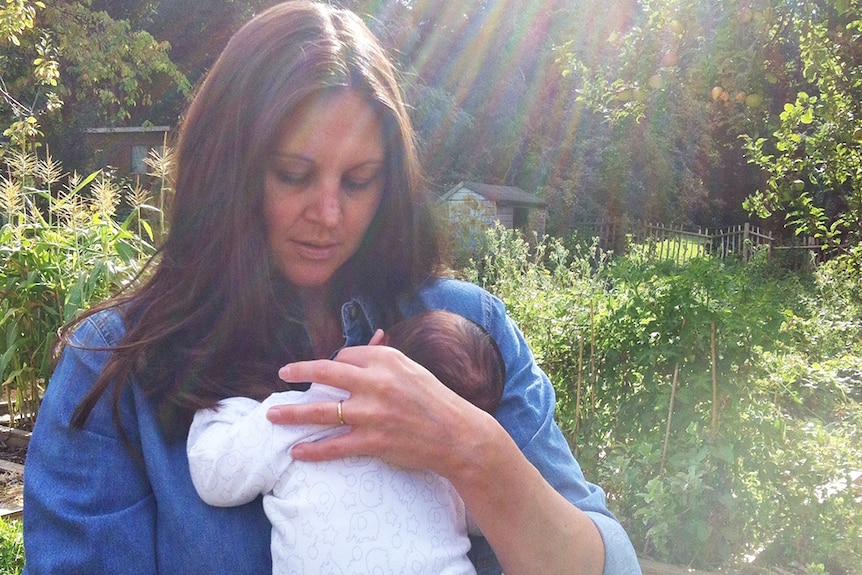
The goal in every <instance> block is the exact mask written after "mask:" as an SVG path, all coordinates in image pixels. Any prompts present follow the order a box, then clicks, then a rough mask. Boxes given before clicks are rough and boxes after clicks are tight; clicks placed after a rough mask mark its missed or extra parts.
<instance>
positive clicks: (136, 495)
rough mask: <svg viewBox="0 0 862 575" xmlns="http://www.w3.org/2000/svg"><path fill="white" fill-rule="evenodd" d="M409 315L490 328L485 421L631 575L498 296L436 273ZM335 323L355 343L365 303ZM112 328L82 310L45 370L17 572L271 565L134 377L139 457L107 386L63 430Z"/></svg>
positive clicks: (252, 520) (132, 432) (490, 562)
mask: <svg viewBox="0 0 862 575" xmlns="http://www.w3.org/2000/svg"><path fill="white" fill-rule="evenodd" d="M422 309H448V310H450V311H453V312H456V313H459V314H461V315H464V316H466V317H468V318H470V319H472V320H473V321H476V322H477V323H479V324H480V325H482V326H483V327H484V328H485V329H486V330H488V331H489V333H491V335H492V336H493V337H494V339H495V340H496V342H497V344H498V346H499V347H500V351H501V352H502V355H503V357H504V358H505V361H506V374H507V380H506V386H505V391H504V394H503V399H502V402H501V404H500V407H499V409H498V410H497V412H496V414H495V417H496V418H497V419H498V421H499V422H500V423H501V424H502V425H503V427H504V428H505V429H506V430H507V431H508V432H509V433H510V434H511V436H512V437H513V438H514V440H515V442H516V443H517V444H518V446H519V447H520V448H521V450H522V452H523V453H524V455H525V456H526V457H527V458H528V459H529V460H530V461H531V462H532V463H533V464H534V465H535V466H536V467H537V468H538V469H539V471H540V472H541V473H542V475H543V476H544V477H545V478H546V479H547V480H548V482H549V483H550V484H551V485H553V486H554V488H555V489H557V490H558V491H559V492H560V493H561V494H562V495H563V496H565V497H566V498H567V499H568V500H569V501H571V502H572V503H574V504H575V505H576V506H577V507H579V508H580V509H582V510H583V511H584V512H586V513H587V514H588V515H589V517H590V518H591V519H592V520H593V521H594V522H595V524H596V526H597V527H598V529H599V531H600V532H601V534H602V537H603V539H604V543H605V556H606V559H605V574H606V575H618V574H619V575H627V574H637V573H640V568H639V566H638V562H637V558H636V556H635V553H634V550H633V548H632V546H631V543H630V542H629V539H628V537H627V535H626V533H625V531H624V530H623V528H622V526H621V525H620V524H619V522H618V521H617V520H616V519H615V518H614V517H613V515H612V514H611V513H610V512H609V511H608V509H607V507H606V504H605V497H604V493H603V492H602V491H601V489H599V488H598V487H596V486H595V485H592V484H590V483H588V482H587V481H586V480H585V479H584V476H583V473H582V472H581V469H580V467H579V466H578V463H577V462H576V461H575V459H574V457H573V456H572V453H571V451H570V449H569V447H568V444H567V443H566V441H565V438H564V437H563V435H562V433H561V432H560V430H559V428H558V427H557V425H556V424H555V422H554V419H553V415H554V407H555V398H554V391H553V387H552V386H551V384H550V382H549V381H548V378H547V377H546V376H545V374H544V373H542V371H541V370H540V369H539V368H538V367H537V365H536V363H535V361H534V359H533V356H532V354H531V352H530V350H529V349H528V348H527V345H526V343H525V341H524V338H523V336H522V335H521V333H520V331H519V330H518V329H517V327H516V326H515V325H514V323H513V322H512V321H511V320H510V319H509V318H508V317H507V316H506V312H505V309H504V307H503V304H502V302H500V300H498V299H497V298H495V297H493V296H492V295H490V294H489V293H488V292H486V291H484V290H482V289H480V288H478V287H476V286H474V285H472V284H467V283H463V282H458V281H454V280H439V281H435V282H433V283H431V284H429V285H428V286H426V287H425V288H424V289H423V290H422V291H421V292H420V294H419V295H418V296H417V297H416V298H414V299H412V300H411V301H409V302H405V303H404V305H403V311H404V313H405V315H412V314H414V313H416V312H418V311H420V310H422ZM342 320H343V325H344V334H345V338H346V345H361V344H364V343H367V341H368V339H369V338H370V337H371V335H372V333H373V331H374V329H375V327H376V323H375V312H374V309H373V306H371V305H369V304H368V303H367V302H363V300H362V299H361V298H358V299H355V300H352V301H350V302H347V303H345V304H344V306H343V307H342ZM123 330H124V328H123V323H122V320H121V319H120V316H119V314H117V313H116V312H115V311H106V312H102V313H99V314H96V315H94V316H91V317H90V318H88V319H87V320H86V321H85V322H84V323H82V325H81V326H80V327H79V328H78V330H77V331H76V333H75V335H74V339H73V341H74V343H75V346H67V347H66V349H65V351H64V353H63V357H62V358H61V360H60V363H59V364H58V366H57V369H56V370H55V372H54V375H53V376H52V378H51V382H50V385H49V386H48V389H47V392H46V395H45V398H44V401H43V403H42V407H41V409H40V411H39V417H38V419H37V422H36V428H35V429H34V431H33V436H32V439H31V442H30V447H29V450H28V458H27V461H26V473H25V478H24V544H25V549H26V554H27V563H26V567H25V571H24V572H25V574H29V575H37V574H40V573H62V574H64V575H71V574H76V573H81V574H87V575H91V574H93V573H114V574H137V573H140V574H142V575H143V574H147V575H152V574H155V573H162V574H174V573H184V574H201V575H210V574H212V573H231V574H232V575H241V574H249V575H251V574H254V575H259V574H261V573H268V572H270V571H271V568H272V565H271V558H270V550H269V544H270V525H269V522H268V521H267V519H266V516H265V515H264V513H263V509H262V505H261V502H260V500H259V499H258V500H255V501H253V502H251V503H249V504H247V505H243V506H240V507H231V508H217V507H210V506H209V505H207V504H206V503H204V502H203V501H202V500H201V499H200V498H199V497H198V496H197V493H196V492H195V490H194V486H193V485H192V482H191V478H190V476H189V470H188V460H187V459H186V449H185V443H184V442H182V441H180V442H173V443H168V442H166V441H165V439H164V437H163V435H162V433H161V431H160V429H159V425H158V422H157V418H156V417H155V414H154V412H153V409H152V407H151V405H150V403H149V402H148V401H147V400H146V399H145V398H144V396H143V394H142V393H141V391H140V389H139V388H138V387H137V386H136V385H131V386H128V387H126V388H125V389H124V391H123V395H122V401H121V414H120V415H121V421H122V422H123V428H124V430H125V433H126V435H127V437H128V440H129V441H130V442H131V444H132V446H133V447H134V448H136V450H137V451H138V452H139V453H141V454H142V455H143V457H142V458H138V457H136V455H135V454H134V453H133V452H132V451H130V450H129V449H128V448H127V447H126V445H125V444H124V443H123V441H122V439H121V436H120V434H119V433H118V430H117V428H116V426H115V424H114V420H113V418H112V413H111V404H110V398H109V397H108V394H106V395H105V396H104V397H103V398H102V399H101V400H100V401H99V403H98V404H97V406H96V408H95V409H94V410H93V412H92V414H91V415H90V418H89V419H88V421H87V424H86V427H85V428H84V429H83V430H78V429H72V428H71V427H70V425H69V421H70V418H71V415H72V412H73V411H74V409H75V407H76V406H77V405H78V403H79V402H80V400H81V398H82V397H83V396H84V395H85V394H86V393H87V391H88V390H89V389H90V388H91V386H92V385H93V382H94V381H95V378H96V377H97V375H98V374H99V373H100V372H101V370H102V369H103V367H104V364H105V362H106V360H107V357H108V354H109V353H110V352H109V351H97V350H95V349H93V348H110V347H111V346H113V345H115V344H116V342H117V341H118V340H119V338H120V337H122V334H123V333H124V331H123ZM76 346H81V347H76ZM82 347H84V348H87V347H89V348H91V349H82ZM109 393H110V392H109ZM473 543H474V545H473V550H472V551H471V559H473V562H474V564H476V566H477V569H478V571H479V573H480V574H483V575H484V574H485V573H499V572H500V568H499V565H498V564H497V561H496V559H495V558H494V555H493V552H492V551H491V549H490V547H489V546H488V544H487V542H485V541H484V539H476V540H474V542H473Z"/></svg>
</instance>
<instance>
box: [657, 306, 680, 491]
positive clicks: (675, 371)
mask: <svg viewBox="0 0 862 575" xmlns="http://www.w3.org/2000/svg"><path fill="white" fill-rule="evenodd" d="M684 328H685V318H682V326H681V327H680V328H679V331H680V335H682V330H683V329H684ZM678 376H679V361H677V362H675V363H674V364H673V381H671V385H670V402H669V404H668V406H667V425H666V426H665V430H664V446H663V447H662V448H661V467H660V468H659V475H664V464H665V463H666V462H667V446H668V443H669V442H670V423H671V420H672V419H673V400H674V396H676V382H677V378H678Z"/></svg>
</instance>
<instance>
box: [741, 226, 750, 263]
mask: <svg viewBox="0 0 862 575" xmlns="http://www.w3.org/2000/svg"><path fill="white" fill-rule="evenodd" d="M749 225H750V224H749V223H748V222H745V224H743V228H742V261H744V262H747V261H748V260H749V259H750V258H751V241H750V237H749Z"/></svg>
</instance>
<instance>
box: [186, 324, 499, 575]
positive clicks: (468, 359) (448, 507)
mask: <svg viewBox="0 0 862 575" xmlns="http://www.w3.org/2000/svg"><path fill="white" fill-rule="evenodd" d="M380 333H381V332H379V331H378V333H377V334H375V337H374V338H372V342H373V343H376V342H380V343H383V344H385V345H390V346H392V347H395V348H397V349H399V350H401V352H402V353H404V354H405V355H406V356H408V357H410V358H411V359H413V360H414V361H416V362H417V363H419V364H421V365H422V366H424V367H425V368H426V369H428V371H430V372H431V373H433V374H434V375H435V376H436V377H437V379H439V380H440V381H441V382H442V383H443V384H445V385H446V386H447V387H449V388H450V389H452V390H453V391H455V392H456V393H458V394H459V395H461V396H462V397H464V398H465V399H467V400H468V401H470V402H472V403H473V404H474V405H476V406H478V407H480V408H481V409H483V410H485V411H487V412H489V413H493V412H494V410H496V408H497V405H498V404H499V402H500V398H501V396H502V393H503V385H504V382H505V367H504V365H503V360H502V357H501V355H500V352H499V350H498V349H497V345H496V343H495V342H494V340H493V339H492V338H491V336H490V335H489V334H488V333H487V332H486V331H485V330H484V329H482V328H481V327H480V326H479V325H477V324H475V323H474V322H472V321H470V320H468V319H466V318H464V317H462V316H459V315H457V314H454V313H452V312H447V311H439V310H438V311H429V312H425V313H421V314H418V315H415V316H413V317H410V318H408V319H406V320H404V321H402V322H399V323H397V324H396V325H394V326H392V328H391V329H390V330H389V332H387V333H386V334H383V335H382V337H381V335H380ZM348 397H349V394H348V393H347V392H346V391H344V390H341V389H337V388H334V387H331V386H328V385H323V384H317V383H312V384H311V386H310V387H309V389H308V390H307V391H305V392H301V391H284V392H278V393H274V394H273V395H271V396H270V397H268V398H267V399H265V400H264V401H263V402H258V401H255V400H253V399H250V398H245V397H231V398H228V399H225V400H222V401H221V402H219V405H218V406H217V408H215V409H208V410H201V411H199V412H197V414H196V415H195V418H194V422H193V423H192V426H191V429H190V430H189V437H188V444H187V451H188V457H189V469H190V471H191V476H192V481H193V482H194V485H195V488H196V489H197V491H198V494H199V495H200V496H201V498H202V499H203V500H204V501H206V502H207V503H209V504H210V505H215V506H220V507H227V506H235V505H242V504H245V503H248V502H250V501H252V500H254V499H255V498H256V497H257V496H258V495H259V494H263V507H264V511H265V512H266V515H267V517H268V518H269V520H270V522H271V523H272V526H273V529H272V543H271V548H272V559H273V573H274V574H280V573H291V574H293V573H296V574H302V573H341V572H343V573H373V572H377V570H378V569H380V570H381V571H380V572H394V573H434V574H438V573H447V574H448V573H475V569H474V568H473V566H472V564H471V563H470V560H469V559H468V558H467V551H468V550H469V549H470V541H469V538H468V517H467V513H466V510H465V508H464V503H463V501H462V500H461V498H460V497H459V496H458V493H457V492H456V491H455V489H454V487H452V484H451V483H449V481H448V480H446V479H444V478H442V477H440V476H438V475H436V474H435V473H432V472H430V471H419V470H407V469H399V468H395V467H392V466H390V465H387V464H386V463H384V462H382V461H380V460H377V459H373V458H369V457H352V458H347V459H339V460H332V461H321V462H304V461H294V460H293V459H292V458H291V452H290V450H291V447H292V446H293V445H295V444H297V443H300V442H308V441H316V440H319V439H325V438H330V437H334V436H337V435H341V434H343V433H347V432H348V431H349V430H350V426H349V425H335V426H328V425H303V426H281V425H273V424H271V423H270V422H269V421H268V420H267V419H266V412H267V410H268V409H269V408H270V407H271V406H273V405H279V404H285V403H312V402H318V401H336V402H337V401H341V400H345V399H347V398H348ZM469 529H470V533H473V534H478V529H476V528H475V527H474V526H472V525H470V528H469Z"/></svg>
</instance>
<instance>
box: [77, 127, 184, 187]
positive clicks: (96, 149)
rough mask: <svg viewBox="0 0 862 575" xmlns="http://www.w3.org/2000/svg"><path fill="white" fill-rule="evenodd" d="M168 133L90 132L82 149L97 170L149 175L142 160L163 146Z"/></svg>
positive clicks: (152, 130)
mask: <svg viewBox="0 0 862 575" xmlns="http://www.w3.org/2000/svg"><path fill="white" fill-rule="evenodd" d="M170 131H171V128H170V126H139V127H124V128H89V129H87V130H85V131H84V145H85V146H86V147H87V151H88V153H89V154H90V157H91V158H92V159H93V162H94V164H95V167H96V168H105V167H107V166H111V167H112V168H115V169H116V170H117V173H118V174H119V175H122V176H135V175H140V176H143V175H146V173H147V171H148V169H147V165H146V164H145V163H144V158H146V157H147V155H148V154H149V153H150V150H161V149H162V147H163V146H165V144H166V142H167V139H168V136H169V134H170Z"/></svg>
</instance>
